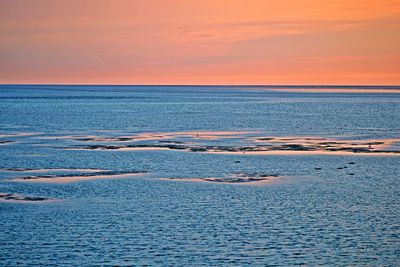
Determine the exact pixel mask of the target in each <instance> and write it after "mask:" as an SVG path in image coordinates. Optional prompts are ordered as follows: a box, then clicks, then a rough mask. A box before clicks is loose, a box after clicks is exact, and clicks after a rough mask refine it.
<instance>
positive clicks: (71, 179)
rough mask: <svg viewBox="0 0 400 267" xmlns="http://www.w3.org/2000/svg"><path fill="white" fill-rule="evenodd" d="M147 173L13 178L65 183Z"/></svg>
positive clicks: (129, 176)
mask: <svg viewBox="0 0 400 267" xmlns="http://www.w3.org/2000/svg"><path fill="white" fill-rule="evenodd" d="M144 174H145V173H123V174H98V175H97V174H91V175H63V176H49V177H43V176H36V177H35V176H29V177H22V178H16V179H11V180H9V181H12V182H24V183H54V184H65V183H73V182H81V181H90V180H99V179H121V178H131V177H136V176H141V175H144Z"/></svg>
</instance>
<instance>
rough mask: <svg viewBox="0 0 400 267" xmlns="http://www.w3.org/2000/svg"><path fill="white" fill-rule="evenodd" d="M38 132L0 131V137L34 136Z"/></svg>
mask: <svg viewBox="0 0 400 267" xmlns="http://www.w3.org/2000/svg"><path fill="white" fill-rule="evenodd" d="M38 134H40V133H36V132H19V133H1V134H0V138H8V137H24V136H34V135H38Z"/></svg>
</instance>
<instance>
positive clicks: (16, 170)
mask: <svg viewBox="0 0 400 267" xmlns="http://www.w3.org/2000/svg"><path fill="white" fill-rule="evenodd" d="M0 171H3V172H22V173H24V172H29V173H49V172H85V173H88V172H90V173H91V172H104V171H107V170H99V169H63V168H58V169H57V168H54V169H27V168H7V169H0Z"/></svg>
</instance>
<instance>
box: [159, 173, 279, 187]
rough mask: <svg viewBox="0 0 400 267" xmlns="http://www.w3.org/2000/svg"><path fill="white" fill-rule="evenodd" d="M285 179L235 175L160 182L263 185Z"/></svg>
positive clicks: (267, 176) (242, 174) (276, 176)
mask: <svg viewBox="0 0 400 267" xmlns="http://www.w3.org/2000/svg"><path fill="white" fill-rule="evenodd" d="M285 178H287V177H283V176H279V175H278V174H245V173H237V174H233V175H230V176H228V177H218V178H216V177H208V178H160V179H159V180H162V181H176V182H192V183H213V184H231V185H265V184H271V183H274V182H277V181H280V180H283V179H285Z"/></svg>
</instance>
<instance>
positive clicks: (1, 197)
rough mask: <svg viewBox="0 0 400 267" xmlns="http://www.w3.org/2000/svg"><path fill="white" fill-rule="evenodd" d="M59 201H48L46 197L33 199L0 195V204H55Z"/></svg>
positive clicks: (17, 195) (18, 195) (14, 195)
mask: <svg viewBox="0 0 400 267" xmlns="http://www.w3.org/2000/svg"><path fill="white" fill-rule="evenodd" d="M56 201H59V200H56V199H50V198H46V197H36V196H35V197H34V196H24V195H20V194H8V193H0V202H12V203H48V202H56Z"/></svg>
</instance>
